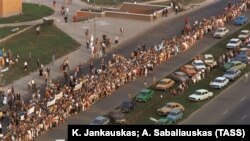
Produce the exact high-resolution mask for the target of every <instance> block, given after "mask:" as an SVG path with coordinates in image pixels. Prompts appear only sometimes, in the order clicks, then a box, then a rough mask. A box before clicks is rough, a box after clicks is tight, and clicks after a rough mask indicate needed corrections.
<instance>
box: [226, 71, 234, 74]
mask: <svg viewBox="0 0 250 141" xmlns="http://www.w3.org/2000/svg"><path fill="white" fill-rule="evenodd" d="M226 74H234V71H233V70H227V72H226Z"/></svg>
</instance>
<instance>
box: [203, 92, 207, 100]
mask: <svg viewBox="0 0 250 141" xmlns="http://www.w3.org/2000/svg"><path fill="white" fill-rule="evenodd" d="M207 97H208V95H207V92H206V91H204V92H203V93H202V98H203V99H202V100H204V99H207Z"/></svg>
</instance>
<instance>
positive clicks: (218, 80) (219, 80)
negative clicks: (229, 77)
mask: <svg viewBox="0 0 250 141" xmlns="http://www.w3.org/2000/svg"><path fill="white" fill-rule="evenodd" d="M214 82H217V83H222V82H223V81H222V80H221V79H215V80H214Z"/></svg>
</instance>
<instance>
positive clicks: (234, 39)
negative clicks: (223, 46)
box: [230, 38, 240, 41]
mask: <svg viewBox="0 0 250 141" xmlns="http://www.w3.org/2000/svg"><path fill="white" fill-rule="evenodd" d="M239 40H240V39H238V38H232V39H230V41H239Z"/></svg>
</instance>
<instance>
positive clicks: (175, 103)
mask: <svg viewBox="0 0 250 141" xmlns="http://www.w3.org/2000/svg"><path fill="white" fill-rule="evenodd" d="M166 104H167V105H181V104H180V103H177V102H168V103H166Z"/></svg>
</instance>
